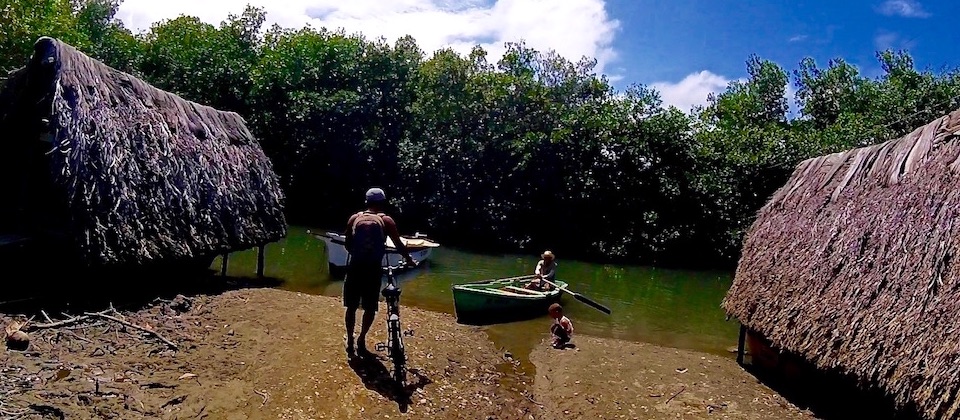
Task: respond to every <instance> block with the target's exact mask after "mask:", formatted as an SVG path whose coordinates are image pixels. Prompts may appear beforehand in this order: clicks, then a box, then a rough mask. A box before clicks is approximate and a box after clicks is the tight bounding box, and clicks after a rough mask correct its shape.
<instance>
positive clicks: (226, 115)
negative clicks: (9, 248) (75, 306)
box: [0, 38, 286, 265]
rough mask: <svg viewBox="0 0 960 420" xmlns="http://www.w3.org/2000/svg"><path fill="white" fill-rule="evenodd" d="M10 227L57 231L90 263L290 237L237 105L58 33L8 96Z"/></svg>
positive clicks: (278, 197) (0, 138)
mask: <svg viewBox="0 0 960 420" xmlns="http://www.w3.org/2000/svg"><path fill="white" fill-rule="evenodd" d="M0 171H2V172H0V194H2V196H3V197H4V201H5V203H4V205H3V206H0V207H2V209H0V233H2V232H4V231H5V232H10V231H19V232H26V234H30V235H41V234H43V233H48V234H56V235H59V238H60V240H61V242H64V243H66V244H67V246H66V247H65V249H66V250H68V252H72V253H75V254H76V255H74V257H75V258H76V259H77V260H78V261H82V262H84V263H86V264H89V265H117V264H121V265H127V264H144V263H149V262H157V261H170V260H181V259H195V258H204V257H209V256H212V255H215V254H218V253H223V252H227V251H232V250H239V249H247V248H251V247H254V246H257V245H260V244H264V243H267V242H271V241H275V240H277V239H279V238H282V237H284V236H285V235H286V221H285V219H284V215H283V199H284V198H283V193H282V191H281V189H280V184H279V180H278V178H277V176H276V174H275V173H274V172H273V169H272V165H271V163H270V161H269V159H268V158H267V157H266V156H265V155H264V153H263V151H262V149H261V148H260V145H259V144H258V142H257V140H256V139H255V138H254V137H253V135H252V134H251V133H250V131H249V130H248V129H247V127H246V126H245V123H244V120H243V118H241V117H240V116H239V115H237V114H236V113H232V112H223V111H218V110H216V109H213V108H210V107H207V106H203V105H199V104H196V103H193V102H189V101H186V100H184V99H182V98H180V97H178V96H177V95H174V94H172V93H169V92H164V91H162V90H159V89H156V88H154V87H152V86H150V85H148V84H147V83H145V82H143V81H141V80H139V79H137V78H135V77H133V76H131V75H129V74H126V73H122V72H120V71H117V70H114V69H112V68H109V67H107V66H106V65H104V64H103V63H101V62H99V61H96V60H94V59H92V58H90V57H88V56H86V55H84V54H83V53H81V52H79V51H77V50H76V49H74V48H73V47H71V46H69V45H67V44H64V43H62V42H59V41H57V40H54V39H50V38H41V39H40V40H39V41H37V43H36V46H35V51H34V55H33V57H32V58H31V60H30V62H29V63H28V64H27V66H26V67H24V68H22V69H19V70H16V71H14V72H12V73H11V74H10V77H9V79H8V80H7V83H6V85H5V87H4V90H3V91H2V94H0Z"/></svg>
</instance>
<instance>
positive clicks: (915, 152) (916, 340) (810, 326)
mask: <svg viewBox="0 0 960 420" xmlns="http://www.w3.org/2000/svg"><path fill="white" fill-rule="evenodd" d="M958 257H960V110H957V111H954V112H953V113H951V114H949V115H946V116H944V117H941V118H938V119H936V120H935V121H933V122H931V123H929V124H927V125H926V126H923V127H921V128H918V129H917V130H915V131H914V132H912V133H910V134H908V135H906V136H904V137H903V138H900V139H897V140H892V141H888V142H886V143H883V144H878V145H875V146H870V147H864V148H860V149H854V150H849V151H846V152H843V153H836V154H832V155H827V156H821V157H818V158H814V159H809V160H807V161H804V162H803V163H801V164H800V165H799V166H797V168H796V170H795V171H794V173H793V176H792V177H791V178H790V180H789V181H788V182H787V183H786V185H784V186H783V187H782V188H780V190H778V191H777V192H776V193H775V194H774V195H773V197H772V198H771V199H770V201H769V202H768V203H767V204H766V205H765V206H764V207H763V209H761V210H760V213H759V215H758V218H757V220H756V222H755V223H754V224H753V226H752V227H751V229H750V231H749V232H748V233H747V236H746V239H745V243H744V247H743V256H742V258H741V260H740V263H739V265H738V267H737V271H736V278H735V280H734V283H733V286H732V287H731V289H730V291H729V292H728V294H727V296H726V298H725V299H724V301H723V307H724V308H725V310H726V311H727V313H728V314H729V315H731V316H733V317H736V318H737V319H739V320H740V322H741V323H742V324H743V325H745V326H746V327H747V328H749V329H751V330H753V331H757V332H759V333H761V334H762V335H763V336H765V337H766V338H767V339H769V341H770V342H771V343H772V345H773V346H774V347H776V348H779V349H781V350H785V351H788V352H790V353H793V354H795V355H799V356H801V357H803V358H805V359H807V360H808V361H810V362H812V363H813V364H814V365H816V366H817V367H818V368H820V369H823V370H829V371H835V372H840V373H842V374H845V375H850V376H852V377H854V378H856V379H857V380H858V381H859V383H860V384H861V385H862V386H864V387H865V388H866V387H874V386H875V387H877V389H880V390H882V391H885V392H886V393H887V394H888V395H890V396H892V397H893V398H894V399H895V400H896V402H897V404H898V405H900V407H910V408H911V410H912V409H916V410H917V411H918V412H919V413H921V414H923V415H925V416H927V417H929V418H957V417H958V416H960V399H958V391H960V258H958Z"/></svg>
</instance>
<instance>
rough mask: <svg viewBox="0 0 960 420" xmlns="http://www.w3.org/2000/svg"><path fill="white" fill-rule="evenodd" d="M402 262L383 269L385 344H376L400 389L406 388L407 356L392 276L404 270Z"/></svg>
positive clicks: (398, 289) (394, 277)
mask: <svg viewBox="0 0 960 420" xmlns="http://www.w3.org/2000/svg"><path fill="white" fill-rule="evenodd" d="M406 267H407V265H406V264H405V263H404V262H400V264H397V265H396V266H386V267H383V271H384V273H385V274H386V275H387V285H386V287H384V288H383V290H382V291H381V292H380V293H381V294H382V295H383V297H384V298H385V300H386V301H387V342H386V344H384V343H377V347H376V348H377V351H383V350H386V351H387V356H388V357H389V358H390V359H391V361H392V362H393V375H392V376H393V379H394V381H396V383H397V386H399V387H400V388H403V387H406V386H407V355H406V352H405V350H404V348H403V335H404V334H403V330H402V329H401V327H400V292H401V291H400V286H399V285H398V284H397V278H396V276H395V275H394V271H395V270H400V269H403V268H406Z"/></svg>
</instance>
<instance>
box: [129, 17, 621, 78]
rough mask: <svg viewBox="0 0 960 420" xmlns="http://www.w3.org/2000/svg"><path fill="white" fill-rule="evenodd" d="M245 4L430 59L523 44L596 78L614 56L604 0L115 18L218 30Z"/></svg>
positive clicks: (495, 54) (135, 25) (293, 22)
mask: <svg viewBox="0 0 960 420" xmlns="http://www.w3.org/2000/svg"><path fill="white" fill-rule="evenodd" d="M246 4H251V5H253V6H259V7H263V8H264V9H265V10H266V12H267V24H268V25H271V24H273V23H277V24H279V25H280V26H283V27H289V28H299V27H302V26H304V25H306V24H310V25H311V26H313V27H318V28H319V27H327V28H330V29H336V28H343V29H345V30H346V31H347V32H349V33H356V32H359V33H362V34H364V35H365V36H366V37H368V38H377V37H381V36H382V37H384V38H386V39H387V40H391V41H392V40H395V39H397V38H399V37H401V36H404V35H412V36H413V37H414V38H416V39H417V43H418V44H419V45H420V47H421V48H422V49H424V50H425V51H426V52H427V53H428V54H429V53H432V52H433V51H435V50H437V49H440V48H444V47H451V48H454V49H455V50H457V51H459V52H461V53H467V52H469V50H470V49H471V48H472V47H473V46H474V45H477V44H480V45H482V46H483V47H484V48H485V49H486V50H487V51H488V52H489V53H490V55H489V57H490V58H491V60H492V61H495V60H496V59H498V58H499V57H500V56H501V55H502V53H503V51H504V47H503V44H504V43H505V42H509V41H519V40H521V39H522V40H524V41H526V43H527V45H528V46H530V47H532V48H536V49H538V50H541V51H546V50H548V49H554V50H556V51H557V53H559V54H560V55H562V56H564V57H566V58H568V59H570V60H573V61H576V60H579V59H580V58H581V57H583V56H589V57H594V58H596V59H597V61H598V65H597V67H598V68H597V70H598V71H599V72H603V69H604V66H605V65H606V64H608V63H609V62H610V61H612V60H613V59H614V58H615V57H616V53H615V51H614V50H613V47H612V43H613V38H614V36H615V34H616V32H617V30H618V28H619V25H620V23H619V22H618V21H617V20H615V19H611V18H610V17H608V16H607V13H606V9H605V0H562V1H558V0H390V1H381V0H350V1H343V0H162V1H157V0H126V1H124V2H123V4H122V5H121V6H120V11H119V13H118V16H117V17H118V18H120V19H122V20H123V22H124V24H126V25H127V26H128V27H130V28H131V29H133V30H134V31H138V30H147V29H149V27H150V25H151V24H153V23H154V22H157V21H160V20H163V19H171V18H175V17H177V16H179V15H181V14H186V15H191V16H196V17H198V18H200V19H201V20H203V21H205V22H209V23H213V24H218V23H220V22H221V21H223V20H224V19H225V18H226V17H227V14H228V13H235V14H239V13H240V12H241V11H243V8H244V6H245V5H246Z"/></svg>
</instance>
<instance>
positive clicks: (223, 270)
mask: <svg viewBox="0 0 960 420" xmlns="http://www.w3.org/2000/svg"><path fill="white" fill-rule="evenodd" d="M229 259H230V254H229V253H226V252H225V253H224V254H223V255H221V256H220V275H221V276H226V275H227V261H228V260H229Z"/></svg>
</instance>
